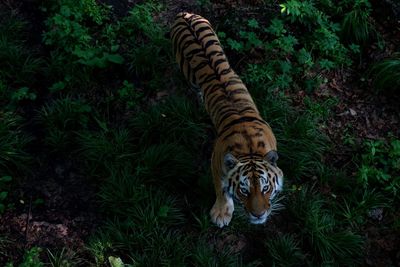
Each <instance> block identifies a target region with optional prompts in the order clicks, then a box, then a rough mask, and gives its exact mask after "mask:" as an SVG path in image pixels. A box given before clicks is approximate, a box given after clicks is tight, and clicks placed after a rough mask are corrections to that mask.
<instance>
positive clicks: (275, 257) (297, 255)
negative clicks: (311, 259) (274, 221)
mask: <svg viewBox="0 0 400 267" xmlns="http://www.w3.org/2000/svg"><path fill="white" fill-rule="evenodd" d="M265 246H266V248H267V251H268V255H269V256H270V257H271V259H272V264H273V266H287V267H289V266H301V265H302V262H304V259H305V255H304V254H303V253H302V251H301V249H300V247H299V242H298V241H296V240H295V239H294V237H293V236H292V235H290V234H285V235H280V236H277V237H275V238H274V239H269V240H268V241H265Z"/></svg>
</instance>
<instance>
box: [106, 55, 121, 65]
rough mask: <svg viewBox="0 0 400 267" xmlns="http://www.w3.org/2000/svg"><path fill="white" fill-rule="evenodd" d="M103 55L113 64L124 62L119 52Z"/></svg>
mask: <svg viewBox="0 0 400 267" xmlns="http://www.w3.org/2000/svg"><path fill="white" fill-rule="evenodd" d="M104 57H105V58H106V59H107V60H108V61H110V62H112V63H115V64H122V63H124V58H123V57H122V56H121V55H120V54H108V53H104Z"/></svg>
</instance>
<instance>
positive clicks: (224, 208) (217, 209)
mask: <svg viewBox="0 0 400 267" xmlns="http://www.w3.org/2000/svg"><path fill="white" fill-rule="evenodd" d="M233 210H234V206H233V200H232V199H231V198H229V199H224V201H218V199H217V201H215V204H214V206H213V207H212V209H211V211H210V216H211V221H212V222H213V223H215V224H216V225H218V227H220V228H222V227H224V226H226V225H228V224H229V223H230V221H231V219H232V214H233Z"/></svg>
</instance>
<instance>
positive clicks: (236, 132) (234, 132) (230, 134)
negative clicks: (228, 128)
mask: <svg viewBox="0 0 400 267" xmlns="http://www.w3.org/2000/svg"><path fill="white" fill-rule="evenodd" d="M239 133H240V132H238V131H232V132H230V133H229V134H228V135H227V136H225V137H224V138H223V139H222V140H223V141H225V140H226V139H228V137H231V136H232V135H235V134H239Z"/></svg>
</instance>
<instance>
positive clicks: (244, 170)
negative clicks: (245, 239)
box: [226, 151, 283, 224]
mask: <svg viewBox="0 0 400 267" xmlns="http://www.w3.org/2000/svg"><path fill="white" fill-rule="evenodd" d="M271 152H272V154H273V155H271V154H270V155H269V156H268V155H267V156H266V157H265V158H257V159H246V160H236V159H235V165H234V166H232V165H231V167H232V168H227V170H228V172H227V178H228V179H227V181H228V185H227V192H229V193H230V195H231V196H232V197H233V198H234V199H235V200H236V201H237V202H239V203H241V204H242V205H243V206H244V208H245V210H246V212H247V215H248V218H249V220H250V223H253V224H261V223H264V222H265V221H266V220H267V218H268V216H269V215H270V213H271V210H272V209H271V200H272V199H273V198H274V197H275V196H276V194H277V193H278V192H279V191H281V190H282V185H283V173H282V171H281V169H279V168H278V166H277V165H276V160H277V153H276V151H271ZM271 152H269V153H271ZM231 156H232V155H231ZM232 157H233V156H232ZM230 159H231V160H232V158H230ZM226 163H227V162H226ZM231 163H232V162H231Z"/></svg>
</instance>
